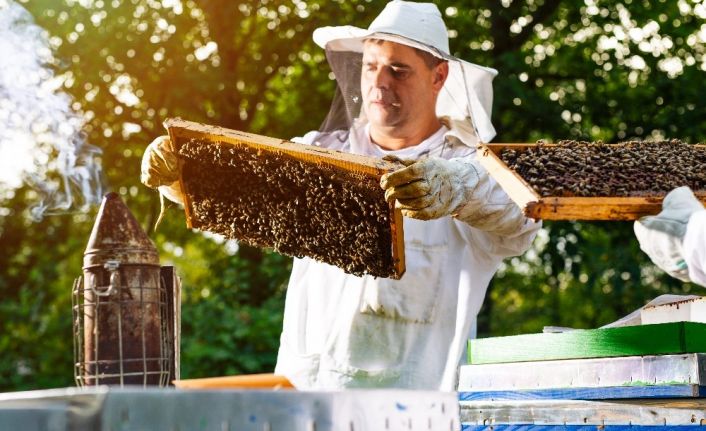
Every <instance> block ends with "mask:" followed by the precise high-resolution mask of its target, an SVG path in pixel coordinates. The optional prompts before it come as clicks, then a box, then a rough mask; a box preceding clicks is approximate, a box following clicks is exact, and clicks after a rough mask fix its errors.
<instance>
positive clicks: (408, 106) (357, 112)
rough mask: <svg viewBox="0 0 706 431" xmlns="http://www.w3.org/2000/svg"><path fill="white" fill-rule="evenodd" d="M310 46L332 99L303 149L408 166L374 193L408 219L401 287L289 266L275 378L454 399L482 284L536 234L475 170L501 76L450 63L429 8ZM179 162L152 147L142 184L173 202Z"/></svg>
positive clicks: (390, 8)
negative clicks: (328, 79) (326, 72)
mask: <svg viewBox="0 0 706 431" xmlns="http://www.w3.org/2000/svg"><path fill="white" fill-rule="evenodd" d="M314 41H315V42H316V43H317V44H318V45H319V46H321V47H322V48H324V49H325V50H326V54H327V59H328V61H329V64H330V65H331V68H332V70H333V72H334V75H335V77H336V81H337V84H338V89H337V94H336V96H335V97H334V102H333V104H332V107H331V110H330V112H329V115H328V116H327V118H326V120H325V121H324V123H323V125H322V127H321V129H320V130H319V131H315V132H310V133H308V134H306V135H305V136H304V137H303V138H301V139H300V142H303V143H306V144H310V145H317V146H321V147H326V148H330V149H336V150H342V151H348V152H351V153H356V154H363V155H367V156H374V157H391V158H395V159H397V160H400V161H401V162H402V163H404V165H405V166H406V167H404V168H402V169H400V170H398V171H396V172H393V173H391V174H388V175H385V176H384V177H383V178H382V180H381V186H382V187H383V188H384V189H385V194H386V196H387V197H388V198H389V199H395V200H396V205H397V206H398V207H399V208H401V209H402V212H403V214H404V215H405V218H404V232H405V256H406V268H407V269H406V272H405V274H404V276H403V277H402V279H401V280H399V281H396V280H391V279H384V278H374V277H371V276H363V277H356V276H353V275H350V274H346V273H345V272H343V271H342V270H341V269H339V268H337V267H333V266H330V265H327V264H325V263H321V262H317V261H314V260H311V259H308V258H304V259H294V265H293V268H292V274H291V277H290V280H289V287H288V290H287V298H286V305H285V311H284V327H283V330H282V336H281V342H280V349H279V356H278V360H277V367H276V369H275V372H276V373H277V374H282V375H285V376H286V377H288V378H289V379H290V380H291V381H292V382H293V383H294V385H295V386H297V387H298V388H347V387H398V388H424V389H441V390H453V389H454V388H455V384H456V372H457V368H458V366H459V363H460V361H461V360H462V357H463V354H464V352H465V346H466V342H467V339H468V338H469V336H471V335H473V334H474V331H475V321H476V316H477V314H478V311H479V309H480V307H481V304H482V302H483V298H484V296H485V292H486V289H487V287H488V283H489V281H490V279H491V278H492V276H493V274H494V273H495V271H496V270H497V269H498V266H499V265H500V263H501V261H502V260H503V259H504V258H506V257H509V256H515V255H519V254H521V253H523V252H524V251H525V250H527V248H528V247H529V246H530V243H531V242H532V240H533V238H534V236H535V234H536V232H537V230H538V229H539V227H540V224H539V223H538V222H535V221H533V220H531V219H527V218H525V217H524V216H523V215H522V213H521V211H520V209H519V208H518V207H517V205H515V204H514V203H513V202H512V201H511V200H510V199H509V197H508V196H507V194H505V192H504V191H503V190H502V189H501V188H500V187H499V186H498V184H497V183H496V182H495V181H493V179H492V178H490V177H489V176H488V173H487V172H486V170H485V169H484V168H483V167H482V166H481V165H480V164H479V163H478V161H477V160H476V154H475V153H476V150H475V145H476V144H477V143H479V142H488V141H489V140H491V139H492V138H493V137H494V136H495V130H494V128H493V126H492V124H491V122H490V111H491V105H492V79H493V77H494V76H495V75H496V74H497V72H496V71H495V70H493V69H489V68H485V67H481V66H477V65H474V64H471V63H468V62H465V61H463V60H460V59H458V58H455V57H453V56H452V55H451V54H450V53H449V43H448V36H447V30H446V26H445V25H444V22H443V20H442V17H441V14H440V12H439V10H438V8H437V7H436V6H435V5H434V4H432V3H413V2H406V1H392V2H390V3H388V4H387V6H386V7H385V9H384V10H383V11H382V12H381V13H380V15H379V16H378V17H377V18H376V19H375V20H374V21H373V22H372V23H371V24H370V27H369V28H368V29H367V30H366V29H360V28H356V27H351V26H342V27H323V28H319V29H317V30H316V31H315V32H314ZM175 166H176V163H175V156H174V154H173V152H172V150H171V144H170V143H169V141H168V139H166V138H159V139H157V140H156V141H155V142H153V143H152V144H151V145H150V146H149V147H148V149H147V152H146V154H145V156H144V159H143V176H142V179H143V182H144V183H145V184H147V185H149V186H152V187H157V186H161V187H160V188H161V190H162V191H163V192H164V193H165V194H167V195H171V196H172V197H175V198H176V199H177V200H178V198H179V193H178V184H177V183H174V181H175V180H176V173H175V169H174V167H175ZM165 171H166V172H167V175H166V176H165V175H164V173H165Z"/></svg>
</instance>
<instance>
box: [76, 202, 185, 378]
mask: <svg viewBox="0 0 706 431" xmlns="http://www.w3.org/2000/svg"><path fill="white" fill-rule="evenodd" d="M179 290H180V289H179V280H178V279H177V278H176V277H175V276H174V271H173V267H160V265H159V256H158V254H157V249H156V247H155V246H154V244H153V243H152V241H151V240H150V239H149V237H148V236H147V234H146V233H145V232H144V231H143V230H142V228H141V227H140V225H139V223H138V222H137V220H135V218H134V217H133V215H132V214H131V213H130V211H129V210H128V208H127V206H126V205H125V204H124V203H123V201H122V200H121V199H120V197H119V196H118V195H117V194H115V193H109V194H107V195H106V196H105V197H104V198H103V202H102V203H101V207H100V210H99V211H98V216H97V217H96V221H95V224H94V225H93V230H92V231H91V236H90V238H89V240H88V244H87V246H86V251H85V253H84V257H83V276H82V277H79V278H78V279H77V280H76V281H75V282H74V288H73V304H72V305H73V317H74V318H73V324H74V378H75V380H76V384H77V385H78V386H93V385H103V384H107V385H120V386H123V385H142V386H148V385H159V386H166V385H167V384H169V382H170V381H171V380H173V379H175V378H178V377H179V376H178V369H179V367H178V362H179V357H178V356H179V354H178V351H179V332H180V331H179V326H180V325H179V319H180V316H179V314H180V313H179V309H180V299H179V298H180V295H179Z"/></svg>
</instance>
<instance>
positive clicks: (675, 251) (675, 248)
mask: <svg viewBox="0 0 706 431" xmlns="http://www.w3.org/2000/svg"><path fill="white" fill-rule="evenodd" d="M697 211H705V209H704V206H703V205H701V202H699V201H698V199H696V196H694V194H693V193H692V192H691V189H689V188H688V187H679V188H676V189H674V190H672V191H671V192H669V193H668V194H667V196H666V197H665V198H664V201H663V202H662V212H660V213H659V214H657V215H656V216H648V217H642V218H641V219H640V220H637V221H636V222H635V225H634V229H635V236H637V240H638V242H639V243H640V248H641V249H642V251H644V252H645V253H647V255H648V256H649V257H650V259H652V262H654V263H655V265H657V266H658V267H660V268H661V269H663V270H664V271H665V272H666V273H667V274H669V275H671V276H672V277H675V278H678V279H679V280H682V281H691V280H690V278H689V270H688V268H687V265H686V262H685V261H684V255H683V242H684V234H685V233H686V225H687V223H688V222H689V219H690V218H691V216H692V214H694V213H695V212H697Z"/></svg>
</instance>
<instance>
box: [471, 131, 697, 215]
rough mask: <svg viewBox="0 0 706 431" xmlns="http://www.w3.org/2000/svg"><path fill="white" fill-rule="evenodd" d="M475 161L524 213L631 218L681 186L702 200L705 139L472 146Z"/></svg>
mask: <svg viewBox="0 0 706 431" xmlns="http://www.w3.org/2000/svg"><path fill="white" fill-rule="evenodd" d="M478 154H479V159H480V162H481V164H482V165H483V166H485V168H486V169H487V170H488V172H489V173H490V175H491V176H492V177H493V178H495V180H496V181H497V182H498V183H499V184H500V185H501V186H502V187H503V189H504V190H505V191H506V192H507V194H508V195H509V196H510V198H511V199H512V200H513V201H514V202H515V203H517V205H519V206H520V207H521V208H522V209H523V211H524V213H525V215H526V216H527V217H532V218H535V219H544V220H636V219H638V218H640V217H642V216H645V215H652V214H657V213H659V212H660V211H661V208H662V200H663V199H664V196H665V195H666V194H667V193H668V192H669V191H670V190H671V189H673V188H675V187H678V186H683V185H688V186H690V187H691V188H692V190H693V191H694V193H695V194H696V196H697V197H698V198H699V199H700V200H701V202H704V203H706V146H704V145H688V144H684V143H681V142H678V141H663V142H625V143H620V144H600V143H598V144H597V143H588V142H574V141H567V142H560V143H557V144H541V143H540V144H485V145H480V146H479V150H478Z"/></svg>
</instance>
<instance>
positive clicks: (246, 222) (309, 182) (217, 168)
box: [178, 139, 394, 277]
mask: <svg viewBox="0 0 706 431" xmlns="http://www.w3.org/2000/svg"><path fill="white" fill-rule="evenodd" d="M178 154H179V157H180V158H181V159H182V160H184V165H183V171H182V178H183V181H184V183H185V186H186V190H187V191H188V194H189V197H190V200H191V205H192V212H193V213H192V224H193V226H194V227H196V228H198V229H202V230H206V231H210V232H214V233H219V234H222V235H224V236H225V237H227V238H233V239H237V240H239V241H243V242H245V243H247V244H250V245H253V246H256V247H265V248H271V249H274V250H275V251H277V252H279V253H282V254H286V255H289V256H296V257H303V256H306V257H311V258H313V259H316V260H319V261H323V262H326V263H329V264H331V265H335V266H338V267H340V268H342V269H343V270H344V271H346V272H348V273H351V274H355V275H362V274H371V275H374V276H377V277H389V276H391V275H393V274H394V265H393V259H392V246H391V244H392V241H391V236H392V233H391V227H390V204H389V203H388V202H386V201H385V197H384V193H383V191H382V189H381V188H380V185H379V183H378V180H377V179H376V178H373V177H369V176H366V175H363V174H358V173H354V172H349V171H345V170H341V169H337V168H335V167H332V166H329V165H327V164H323V163H315V162H307V161H302V160H299V159H297V158H294V157H292V156H289V155H287V154H284V153H277V152H273V151H264V150H258V149H254V148H251V147H249V146H247V145H233V144H229V143H218V142H210V141H203V140H199V139H190V140H187V141H185V142H183V143H182V144H181V146H180V148H179V152H178Z"/></svg>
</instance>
